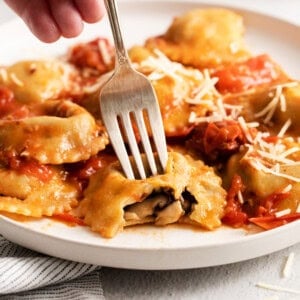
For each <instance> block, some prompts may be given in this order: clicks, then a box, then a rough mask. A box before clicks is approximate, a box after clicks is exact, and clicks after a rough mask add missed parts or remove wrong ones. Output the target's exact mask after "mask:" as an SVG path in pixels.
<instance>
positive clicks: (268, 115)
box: [254, 82, 298, 124]
mask: <svg viewBox="0 0 300 300" xmlns="http://www.w3.org/2000/svg"><path fill="white" fill-rule="evenodd" d="M297 85H298V82H288V83H284V84H279V85H275V86H273V87H271V89H275V93H273V92H272V91H270V93H269V97H273V99H272V100H271V101H270V102H269V103H268V104H267V106H266V107H264V108H263V109H262V110H261V111H259V112H257V113H256V114H254V117H255V118H261V117H264V120H263V122H264V123H265V124H268V123H270V121H271V119H272V118H273V116H274V113H275V111H276V108H277V107H278V106H279V107H280V110H281V111H282V112H285V111H286V108H287V105H286V98H285V95H284V94H283V89H284V88H289V87H295V86H297Z"/></svg>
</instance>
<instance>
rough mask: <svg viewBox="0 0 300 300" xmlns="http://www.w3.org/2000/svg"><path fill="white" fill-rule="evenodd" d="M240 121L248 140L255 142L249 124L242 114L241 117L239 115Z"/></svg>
mask: <svg viewBox="0 0 300 300" xmlns="http://www.w3.org/2000/svg"><path fill="white" fill-rule="evenodd" d="M238 122H239V124H240V126H241V128H242V130H243V132H244V134H245V137H246V139H247V140H248V142H250V143H253V137H252V135H251V133H250V131H249V127H248V126H247V123H246V121H245V119H244V118H243V117H242V116H240V117H238Z"/></svg>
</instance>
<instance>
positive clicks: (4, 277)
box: [0, 235, 104, 300]
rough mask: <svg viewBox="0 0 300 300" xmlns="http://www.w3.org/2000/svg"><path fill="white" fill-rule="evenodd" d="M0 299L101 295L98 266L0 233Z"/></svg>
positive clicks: (92, 296) (31, 299)
mask: <svg viewBox="0 0 300 300" xmlns="http://www.w3.org/2000/svg"><path fill="white" fill-rule="evenodd" d="M0 299H1V300H7V299H11V300H15V299H22V300H23V299H25V300H26V299H28V300H29V299H30V300H34V299H53V300H56V299H63V300H69V299H70V300H74V299H76V300H81V299H86V300H87V299H88V300H90V299H97V300H99V299H100V300H101V299H104V296H103V290H102V285H101V277H100V267H98V266H94V265H88V264H82V263H76V262H72V261H67V260H63V259H59V258H55V257H49V256H46V255H43V254H40V253H37V252H34V251H31V250H28V249H25V248H23V247H20V246H18V245H16V244H13V243H11V242H9V241H8V240H6V239H5V238H4V237H3V236H1V235H0Z"/></svg>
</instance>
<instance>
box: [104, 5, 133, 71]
mask: <svg viewBox="0 0 300 300" xmlns="http://www.w3.org/2000/svg"><path fill="white" fill-rule="evenodd" d="M104 3H105V7H106V11H107V14H108V18H109V23H110V26H111V30H112V34H113V38H114V43H115V48H116V65H117V64H118V65H119V66H121V65H124V64H127V65H130V62H129V58H128V54H127V51H126V49H125V47H124V42H123V38H122V34H121V29H120V24H119V19H118V11H117V5H116V1H115V0H105V1H104Z"/></svg>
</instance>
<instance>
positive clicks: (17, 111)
mask: <svg viewBox="0 0 300 300" xmlns="http://www.w3.org/2000/svg"><path fill="white" fill-rule="evenodd" d="M29 114H30V111H29V108H28V107H26V106H25V105H23V104H22V103H19V102H17V101H16V100H15V96H14V93H13V91H11V90H10V89H9V88H8V87H5V86H0V119H2V120H7V119H9V120H19V119H23V118H26V117H28V116H29Z"/></svg>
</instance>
